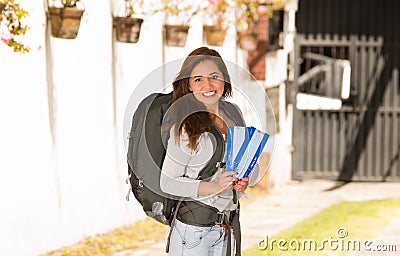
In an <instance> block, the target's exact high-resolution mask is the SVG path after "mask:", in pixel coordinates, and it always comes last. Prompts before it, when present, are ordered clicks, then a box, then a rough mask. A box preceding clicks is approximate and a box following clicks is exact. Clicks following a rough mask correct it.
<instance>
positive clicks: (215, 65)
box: [160, 47, 249, 256]
mask: <svg viewBox="0 0 400 256" xmlns="http://www.w3.org/2000/svg"><path fill="white" fill-rule="evenodd" d="M173 88H174V90H173V99H172V106H174V110H173V113H172V127H171V129H170V137H169V140H168V144H167V145H168V147H167V151H166V156H165V159H164V162H163V165H162V170H161V177H160V188H161V190H162V191H163V192H165V193H168V194H171V195H174V196H176V197H178V198H180V199H182V201H180V202H179V203H178V205H177V206H176V210H175V211H176V212H175V217H174V219H173V220H172V222H171V228H170V230H169V236H168V240H167V248H169V252H170V255H214V256H217V255H218V256H222V255H232V254H233V251H234V250H233V248H235V249H236V251H240V223H239V214H238V212H239V211H238V209H239V202H238V199H239V198H240V196H241V192H244V191H245V190H246V189H247V186H248V182H249V179H248V178H244V179H236V178H235V177H234V175H235V174H237V173H236V171H225V169H224V168H222V167H215V166H213V168H208V169H210V170H207V171H205V170H204V169H207V168H206V167H207V163H208V162H209V161H210V159H212V158H213V156H214V154H217V153H216V150H215V148H216V143H218V142H219V143H220V144H219V145H221V144H223V143H224V138H223V136H222V134H226V133H227V127H228V126H229V125H241V126H243V125H244V120H243V117H242V115H241V112H240V110H239V108H238V107H237V106H236V105H233V104H232V103H229V102H227V101H225V98H226V97H228V96H230V95H231V93H232V86H231V83H230V78H229V74H228V70H227V67H226V65H225V63H224V61H223V60H222V58H221V56H220V55H219V53H218V52H217V51H215V50H212V49H209V48H207V47H201V48H198V49H196V50H194V51H192V52H191V53H190V54H189V56H188V57H187V58H186V59H185V61H184V62H183V64H182V67H181V70H180V72H179V73H178V75H177V77H176V79H175V81H174V82H173ZM178 104H179V105H180V106H179V107H176V105H178ZM221 160H223V159H221ZM221 160H220V161H221ZM233 237H234V238H235V239H234V240H233V239H232V238H233ZM234 243H235V245H233V244H234ZM169 245H170V246H169ZM168 246H169V247H168Z"/></svg>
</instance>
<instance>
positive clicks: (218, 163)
mask: <svg viewBox="0 0 400 256" xmlns="http://www.w3.org/2000/svg"><path fill="white" fill-rule="evenodd" d="M225 165H226V163H225V162H217V164H216V165H215V167H217V168H224V167H225Z"/></svg>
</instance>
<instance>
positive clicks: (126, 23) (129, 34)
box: [114, 17, 143, 43]
mask: <svg viewBox="0 0 400 256" xmlns="http://www.w3.org/2000/svg"><path fill="white" fill-rule="evenodd" d="M142 23H143V19H141V18H133V17H114V26H115V29H116V32H117V33H116V34H117V41H118V42H122V43H137V42H138V41H139V36H140V28H141V27H142Z"/></svg>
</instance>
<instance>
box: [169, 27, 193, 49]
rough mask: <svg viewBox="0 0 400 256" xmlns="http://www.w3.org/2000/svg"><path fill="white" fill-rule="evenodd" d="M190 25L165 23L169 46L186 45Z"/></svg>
mask: <svg viewBox="0 0 400 256" xmlns="http://www.w3.org/2000/svg"><path fill="white" fill-rule="evenodd" d="M189 28H190V26H188V25H172V24H164V30H165V44H166V45H168V46H177V47H184V46H185V44H186V39H187V36H188V33H189Z"/></svg>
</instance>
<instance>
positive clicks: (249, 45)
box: [238, 33, 258, 51]
mask: <svg viewBox="0 0 400 256" xmlns="http://www.w3.org/2000/svg"><path fill="white" fill-rule="evenodd" d="M238 40H239V47H240V48H241V49H243V50H248V51H254V50H257V45H258V34H257V33H248V34H241V33H239V34H238Z"/></svg>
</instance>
